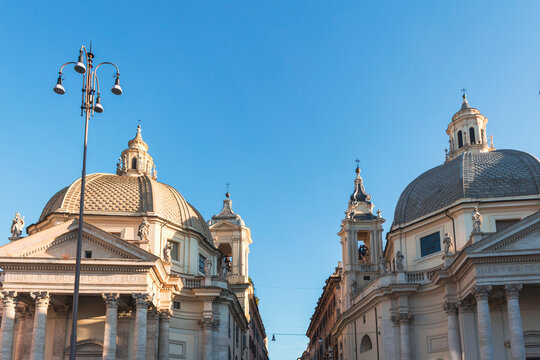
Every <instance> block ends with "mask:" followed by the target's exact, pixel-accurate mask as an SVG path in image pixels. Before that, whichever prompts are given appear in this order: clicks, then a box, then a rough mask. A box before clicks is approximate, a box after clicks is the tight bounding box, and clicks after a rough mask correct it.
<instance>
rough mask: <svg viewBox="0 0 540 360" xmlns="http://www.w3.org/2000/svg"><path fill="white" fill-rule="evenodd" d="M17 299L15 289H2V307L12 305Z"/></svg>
mask: <svg viewBox="0 0 540 360" xmlns="http://www.w3.org/2000/svg"><path fill="white" fill-rule="evenodd" d="M16 301H17V292H16V291H2V303H3V304H4V307H14V306H15V305H16Z"/></svg>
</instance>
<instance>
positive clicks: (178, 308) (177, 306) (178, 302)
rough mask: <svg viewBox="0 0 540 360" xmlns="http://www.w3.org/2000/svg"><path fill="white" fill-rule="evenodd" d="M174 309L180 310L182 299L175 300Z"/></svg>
mask: <svg viewBox="0 0 540 360" xmlns="http://www.w3.org/2000/svg"><path fill="white" fill-rule="evenodd" d="M173 309H176V310H180V301H173Z"/></svg>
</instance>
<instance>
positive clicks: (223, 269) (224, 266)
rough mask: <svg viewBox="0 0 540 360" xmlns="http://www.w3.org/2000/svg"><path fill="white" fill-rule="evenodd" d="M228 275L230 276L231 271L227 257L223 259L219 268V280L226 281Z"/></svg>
mask: <svg viewBox="0 0 540 360" xmlns="http://www.w3.org/2000/svg"><path fill="white" fill-rule="evenodd" d="M227 275H229V269H228V266H227V263H226V262H225V257H222V258H221V264H220V268H219V278H220V279H223V280H225V279H227Z"/></svg>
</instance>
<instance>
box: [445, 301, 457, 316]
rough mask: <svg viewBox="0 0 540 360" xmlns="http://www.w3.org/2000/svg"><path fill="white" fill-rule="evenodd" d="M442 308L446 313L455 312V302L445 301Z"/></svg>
mask: <svg viewBox="0 0 540 360" xmlns="http://www.w3.org/2000/svg"><path fill="white" fill-rule="evenodd" d="M443 310H444V312H445V313H447V314H455V313H456V310H457V304H456V303H455V302H449V301H447V302H445V303H444V305H443Z"/></svg>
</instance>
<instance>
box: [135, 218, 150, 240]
mask: <svg viewBox="0 0 540 360" xmlns="http://www.w3.org/2000/svg"><path fill="white" fill-rule="evenodd" d="M149 229H150V224H149V223H148V220H147V219H146V217H143V219H142V222H141V224H140V225H139V231H138V232H137V235H138V236H139V239H141V240H143V241H147V240H148V230H149Z"/></svg>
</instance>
